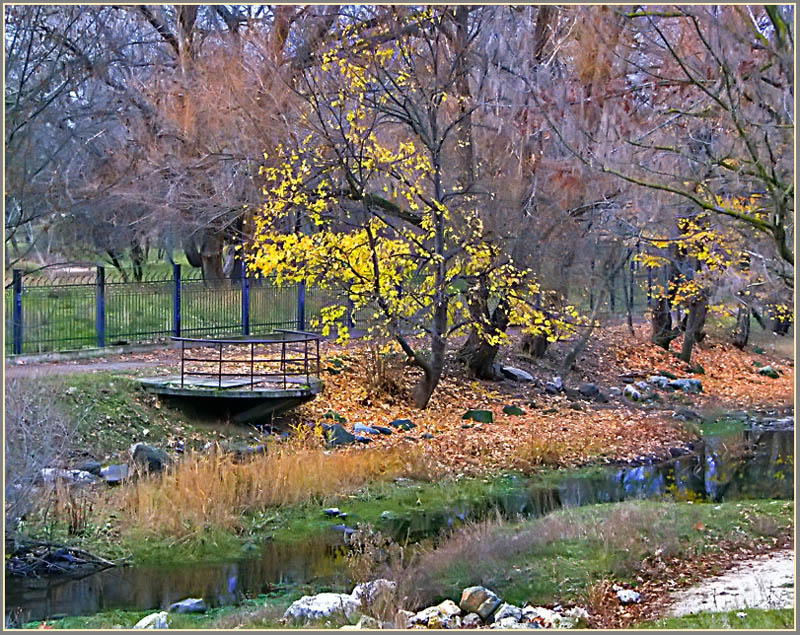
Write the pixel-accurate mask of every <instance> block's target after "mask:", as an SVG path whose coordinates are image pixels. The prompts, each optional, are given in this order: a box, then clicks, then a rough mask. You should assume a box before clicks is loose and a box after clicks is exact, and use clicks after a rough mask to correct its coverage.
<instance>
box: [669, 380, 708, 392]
mask: <svg viewBox="0 0 800 635" xmlns="http://www.w3.org/2000/svg"><path fill="white" fill-rule="evenodd" d="M669 387H670V388H674V389H675V390H682V391H683V392H687V393H696V392H703V384H702V383H701V382H700V380H699V379H673V380H672V381H671V382H669Z"/></svg>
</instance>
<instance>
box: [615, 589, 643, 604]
mask: <svg viewBox="0 0 800 635" xmlns="http://www.w3.org/2000/svg"><path fill="white" fill-rule="evenodd" d="M640 597H641V596H640V595H639V594H638V593H637V592H636V591H634V590H633V589H620V590H619V591H617V599H618V600H619V601H620V602H622V604H633V603H635V602H638V601H639V599H640Z"/></svg>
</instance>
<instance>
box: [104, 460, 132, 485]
mask: <svg viewBox="0 0 800 635" xmlns="http://www.w3.org/2000/svg"><path fill="white" fill-rule="evenodd" d="M129 472H130V469H129V468H128V466H127V465H125V464H124V463H122V464H116V465H109V466H108V467H104V468H103V469H101V470H100V476H101V477H102V478H103V480H104V481H105V482H106V483H107V484H108V485H119V484H120V483H122V481H124V480H125V479H126V478H128V474H129Z"/></svg>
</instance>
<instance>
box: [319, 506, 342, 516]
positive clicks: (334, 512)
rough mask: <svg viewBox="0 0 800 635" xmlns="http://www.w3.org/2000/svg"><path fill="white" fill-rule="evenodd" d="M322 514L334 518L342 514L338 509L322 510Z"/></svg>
mask: <svg viewBox="0 0 800 635" xmlns="http://www.w3.org/2000/svg"><path fill="white" fill-rule="evenodd" d="M322 513H323V514H325V515H326V516H331V517H333V518H336V517H337V516H339V515H341V513H342V512H341V510H340V509H339V508H338V507H328V508H327V509H323V510H322Z"/></svg>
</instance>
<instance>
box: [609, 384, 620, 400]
mask: <svg viewBox="0 0 800 635" xmlns="http://www.w3.org/2000/svg"><path fill="white" fill-rule="evenodd" d="M621 394H622V389H621V388H619V387H617V386H611V388H609V389H608V396H609V397H619V396H620V395H621Z"/></svg>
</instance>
